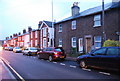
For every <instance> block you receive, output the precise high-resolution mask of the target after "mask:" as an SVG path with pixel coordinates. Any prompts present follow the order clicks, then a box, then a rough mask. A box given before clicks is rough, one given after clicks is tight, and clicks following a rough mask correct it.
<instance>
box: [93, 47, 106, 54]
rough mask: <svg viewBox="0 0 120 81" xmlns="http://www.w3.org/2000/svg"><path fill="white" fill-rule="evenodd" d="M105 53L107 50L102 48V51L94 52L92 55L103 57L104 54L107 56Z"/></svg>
mask: <svg viewBox="0 0 120 81" xmlns="http://www.w3.org/2000/svg"><path fill="white" fill-rule="evenodd" d="M105 52H106V48H101V49H98V50H96V51H94V52H93V53H92V54H95V55H102V54H105Z"/></svg>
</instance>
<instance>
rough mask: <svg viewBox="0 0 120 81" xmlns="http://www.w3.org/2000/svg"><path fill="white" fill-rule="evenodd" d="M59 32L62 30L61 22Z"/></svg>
mask: <svg viewBox="0 0 120 81" xmlns="http://www.w3.org/2000/svg"><path fill="white" fill-rule="evenodd" d="M59 32H62V24H60V25H59Z"/></svg>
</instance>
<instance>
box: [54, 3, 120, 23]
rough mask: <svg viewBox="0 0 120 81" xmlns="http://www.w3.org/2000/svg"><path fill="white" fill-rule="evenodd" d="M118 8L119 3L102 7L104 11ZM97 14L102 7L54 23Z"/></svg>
mask: <svg viewBox="0 0 120 81" xmlns="http://www.w3.org/2000/svg"><path fill="white" fill-rule="evenodd" d="M118 7H120V2H113V3H107V4H105V5H104V10H105V11H106V10H108V9H112V8H118ZM99 12H102V5H100V6H97V7H94V8H89V9H87V10H85V11H83V12H81V13H79V14H78V15H75V16H70V17H68V18H65V19H63V20H61V21H58V22H56V23H55V24H57V23H61V22H65V21H68V20H71V19H75V18H78V17H83V16H87V15H91V14H95V13H99Z"/></svg>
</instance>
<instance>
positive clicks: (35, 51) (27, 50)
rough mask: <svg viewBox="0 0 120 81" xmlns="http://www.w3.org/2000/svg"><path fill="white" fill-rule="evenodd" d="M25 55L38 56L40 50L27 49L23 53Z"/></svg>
mask: <svg viewBox="0 0 120 81" xmlns="http://www.w3.org/2000/svg"><path fill="white" fill-rule="evenodd" d="M22 52H23V55H36V54H37V52H38V50H37V48H35V47H28V48H25V49H24V50H23V51H22Z"/></svg>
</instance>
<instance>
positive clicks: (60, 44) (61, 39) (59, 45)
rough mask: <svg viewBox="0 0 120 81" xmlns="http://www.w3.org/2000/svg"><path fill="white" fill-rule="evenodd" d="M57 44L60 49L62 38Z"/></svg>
mask: <svg viewBox="0 0 120 81" xmlns="http://www.w3.org/2000/svg"><path fill="white" fill-rule="evenodd" d="M58 44H59V45H58V46H59V47H62V38H60V39H59V42H58Z"/></svg>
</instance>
